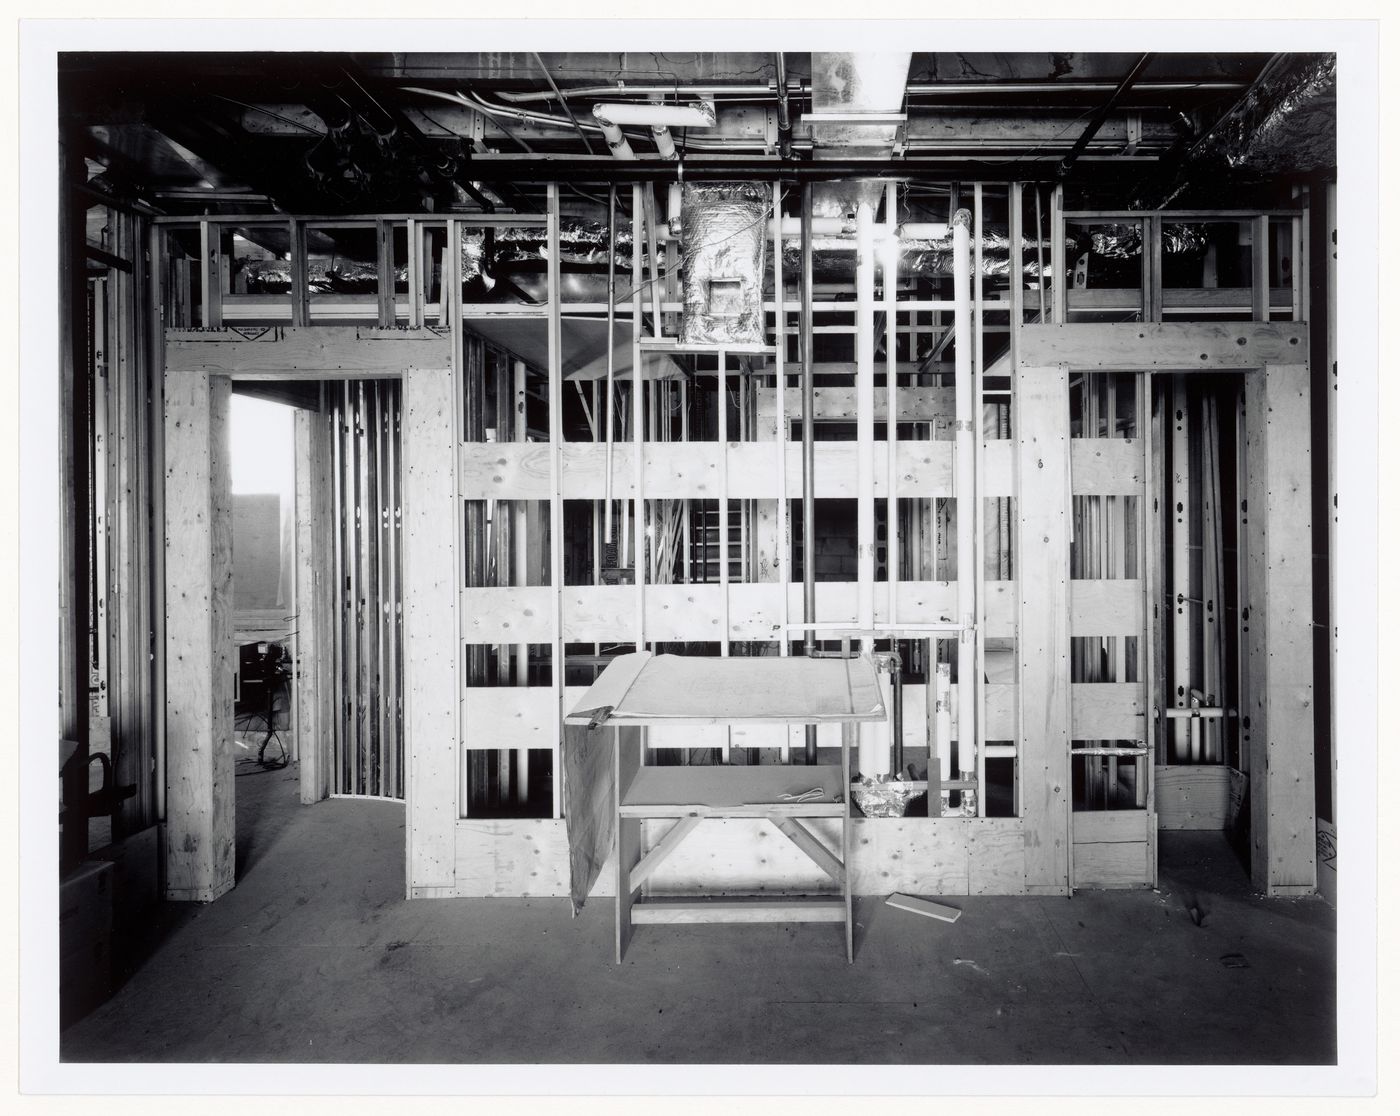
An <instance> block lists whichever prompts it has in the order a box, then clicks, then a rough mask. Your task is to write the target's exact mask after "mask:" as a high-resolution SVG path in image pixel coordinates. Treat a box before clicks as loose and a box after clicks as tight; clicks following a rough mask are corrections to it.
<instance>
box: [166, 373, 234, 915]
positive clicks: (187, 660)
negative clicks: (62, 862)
mask: <svg viewBox="0 0 1400 1116" xmlns="http://www.w3.org/2000/svg"><path fill="white" fill-rule="evenodd" d="M230 387H231V384H230V381H229V380H228V379H227V378H226V377H223V376H207V375H204V374H202V373H197V372H195V373H190V372H168V373H166V377H165V445H166V460H167V461H168V462H169V465H168V467H167V469H166V473H165V538H166V570H167V578H168V580H167V583H166V616H165V639H166V684H167V694H168V700H167V703H166V707H165V723H166V742H167V759H166V777H167V780H168V782H169V786H170V790H169V792H168V797H167V800H166V806H167V813H166V827H165V849H166V851H165V856H166V861H165V863H166V885H165V895H166V898H167V899H175V900H196V901H199V902H210V901H212V900H214V899H217V898H218V897H219V896H220V895H222V894H223V893H224V892H226V891H228V890H229V888H231V887H232V886H233V871H234V818H233V662H232V650H233V638H232V636H233V599H232V593H233V540H232V535H231V515H232V512H231V497H230V495H229V484H230V479H229V478H230V474H229V460H228V450H227V446H228V438H227V426H228V414H229V398H230Z"/></svg>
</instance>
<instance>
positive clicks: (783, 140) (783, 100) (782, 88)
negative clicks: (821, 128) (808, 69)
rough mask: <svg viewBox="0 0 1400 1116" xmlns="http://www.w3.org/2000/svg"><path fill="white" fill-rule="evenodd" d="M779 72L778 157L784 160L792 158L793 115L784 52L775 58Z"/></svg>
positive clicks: (779, 52) (777, 54)
mask: <svg viewBox="0 0 1400 1116" xmlns="http://www.w3.org/2000/svg"><path fill="white" fill-rule="evenodd" d="M773 57H774V59H775V65H776V66H777V71H778V74H777V76H778V155H779V156H780V157H781V158H783V159H791V158H792V114H791V113H789V112H788V85H787V62H786V60H784V58H783V52H782V51H778V52H777V53H776V54H775V55H774V56H773Z"/></svg>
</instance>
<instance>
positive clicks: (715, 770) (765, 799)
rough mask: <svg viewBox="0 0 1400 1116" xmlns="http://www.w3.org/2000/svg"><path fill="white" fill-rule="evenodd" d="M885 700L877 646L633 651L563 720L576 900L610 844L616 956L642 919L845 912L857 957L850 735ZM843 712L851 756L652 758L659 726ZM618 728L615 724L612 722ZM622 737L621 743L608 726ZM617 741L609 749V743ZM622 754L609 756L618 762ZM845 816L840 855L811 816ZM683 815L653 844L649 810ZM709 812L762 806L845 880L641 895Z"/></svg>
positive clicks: (840, 916) (878, 717) (795, 719)
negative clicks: (803, 886)
mask: <svg viewBox="0 0 1400 1116" xmlns="http://www.w3.org/2000/svg"><path fill="white" fill-rule="evenodd" d="M885 716H886V713H885V706H884V702H883V700H882V698H881V694H880V687H879V683H878V682H877V680H876V671H875V667H874V664H873V663H872V662H871V660H870V659H869V657H866V656H860V657H857V658H849V659H842V658H805V657H791V658H787V657H783V658H779V657H771V658H769V657H760V658H711V657H699V656H688V655H652V654H651V653H650V652H639V653H636V654H631V655H623V656H620V657H619V658H617V659H615V660H614V661H613V662H612V663H610V664H609V665H608V667H607V669H606V670H604V671H603V673H602V674H601V675H600V676H599V678H598V680H597V681H596V682H595V683H594V684H593V685H592V687H590V688H589V690H588V692H587V693H586V694H584V695H583V697H582V698H580V699H579V701H578V704H577V705H576V706H575V707H574V709H573V710H572V711H571V712H570V713H569V715H568V716H567V717H565V719H564V723H565V725H566V743H565V748H566V771H567V772H568V778H567V779H566V782H565V792H566V809H565V816H566V819H567V822H568V826H569V846H570V872H571V877H572V882H571V893H572V895H573V898H574V902H575V907H576V908H577V907H578V906H579V905H581V904H582V902H583V897H584V896H586V894H587V891H588V888H589V887H590V886H591V885H592V883H593V880H594V879H596V877H597V874H598V871H599V869H600V868H601V865H602V861H603V860H604V859H605V858H606V855H607V853H608V852H609V851H613V850H615V851H616V854H617V855H616V862H617V900H616V903H617V910H616V919H617V939H616V945H617V950H616V956H617V961H618V962H619V963H620V962H621V961H622V956H623V953H624V952H625V951H626V949H627V944H628V942H629V941H630V939H631V937H632V931H633V928H634V927H636V926H641V925H649V924H650V925H654V924H665V923H673V924H674V923H685V922H839V923H842V924H844V926H845V929H846V959H847V961H850V960H853V958H854V942H853V937H852V922H851V879H850V873H849V872H848V871H847V867H846V865H847V863H848V858H849V851H850V832H851V823H850V804H849V801H848V795H847V788H848V787H849V785H850V780H851V745H852V744H853V743H854V741H855V738H856V731H857V729H856V726H857V724H858V723H859V722H862V721H883V720H884V719H885ZM825 723H836V724H840V725H841V728H842V731H841V762H840V764H839V765H838V764H824V765H819V766H807V765H805V764H799V765H790V764H782V765H763V766H729V765H706V766H674V767H673V766H666V767H660V766H648V765H646V764H645V763H644V759H645V756H646V737H645V733H646V729H647V727H648V726H651V725H743V724H787V725H808V724H825ZM608 730H611V731H608ZM609 736H610V737H611V738H612V739H611V742H610V743H611V748H608V747H607V745H608V743H609V741H608V739H607V737H609ZM608 753H610V755H608ZM607 759H610V760H611V763H610V764H609V763H607V762H606V760H607ZM826 817H835V818H840V819H841V848H840V852H839V855H838V854H837V853H836V852H833V851H832V850H829V849H828V848H827V847H826V846H825V844H823V843H822V841H821V840H819V839H818V838H817V836H816V835H815V834H813V833H812V831H811V830H810V829H808V828H807V827H806V826H804V825H803V824H802V819H804V818H826ZM647 818H670V819H674V824H673V825H672V827H671V829H670V831H669V832H667V833H666V835H665V836H664V837H662V838H661V839H660V840H659V841H657V842H656V843H655V845H654V846H653V847H652V848H651V849H650V850H649V851H648V852H647V853H646V855H645V856H643V855H642V822H643V820H644V819H647ZM705 818H764V819H767V820H768V821H769V822H771V823H772V824H773V825H774V826H775V827H776V828H777V829H778V831H779V832H780V833H782V834H783V835H784V836H785V837H787V838H788V839H789V840H790V841H792V843H793V844H794V845H796V846H797V847H798V848H799V849H801V850H802V851H803V853H805V854H806V855H807V856H808V857H810V858H811V859H812V860H813V861H814V862H815V863H816V864H817V865H818V866H819V867H820V868H821V869H822V870H823V871H824V872H825V873H826V874H827V875H828V876H830V877H831V878H832V880H834V881H835V882H836V883H837V884H838V885H839V886H840V888H841V893H840V895H839V896H835V895H833V896H819V897H815V898H809V897H796V896H786V897H784V896H776V895H767V896H763V897H760V898H709V899H707V898H704V897H703V896H697V897H694V898H687V899H651V898H643V897H642V895H641V892H642V886H643V884H645V883H646V881H647V879H648V878H649V877H650V876H651V875H652V874H653V873H654V872H655V871H656V869H657V867H658V866H659V865H660V864H661V863H662V862H663V861H664V860H665V859H666V857H667V856H669V855H670V854H671V853H672V852H673V851H674V850H675V848H676V847H677V846H678V845H679V844H680V843H681V842H682V841H683V840H684V839H685V838H686V837H687V836H688V835H689V834H690V833H691V832H692V831H693V830H694V829H695V828H696V826H698V825H699V824H700V822H701V821H702V820H703V819H705Z"/></svg>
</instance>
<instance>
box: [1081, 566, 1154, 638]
mask: <svg viewBox="0 0 1400 1116" xmlns="http://www.w3.org/2000/svg"><path fill="white" fill-rule="evenodd" d="M1142 632H1143V624H1142V582H1141V581H1138V580H1135V579H1134V580H1122V581H1071V582H1070V583H1069V634H1070V635H1071V636H1140V635H1142Z"/></svg>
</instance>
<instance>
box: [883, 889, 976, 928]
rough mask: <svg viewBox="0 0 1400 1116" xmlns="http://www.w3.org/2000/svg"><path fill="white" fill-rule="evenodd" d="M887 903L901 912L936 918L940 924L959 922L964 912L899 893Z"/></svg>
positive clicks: (887, 900)
mask: <svg viewBox="0 0 1400 1116" xmlns="http://www.w3.org/2000/svg"><path fill="white" fill-rule="evenodd" d="M885 903H886V905H887V906H891V907H898V908H899V909H900V910H901V911H909V912H911V913H912V914H917V915H924V916H925V917H927V918H936V919H938V920H939V921H940V922H957V921H958V919H960V918H961V917H962V911H960V910H959V909H958V908H957V907H949V906H947V905H946V904H944V903H934V902H931V901H930V900H928V899H920V898H918V897H917V896H914V895H901V894H899V892H895V893H894V894H893V895H891V896H890V897H889V898H888V899H886V900H885Z"/></svg>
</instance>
